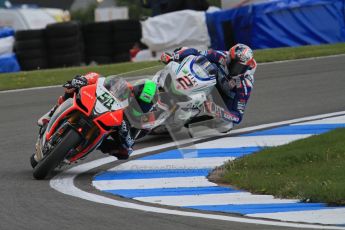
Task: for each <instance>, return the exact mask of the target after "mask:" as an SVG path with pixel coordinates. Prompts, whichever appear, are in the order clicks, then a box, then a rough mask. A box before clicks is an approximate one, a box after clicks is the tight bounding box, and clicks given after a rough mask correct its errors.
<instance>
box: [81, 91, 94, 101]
mask: <svg viewBox="0 0 345 230" xmlns="http://www.w3.org/2000/svg"><path fill="white" fill-rule="evenodd" d="M83 94H84V95H85V96H87V97H88V98H90V99H91V100H94V97H93V96H92V95H91V94H90V93H89V92H87V91H83Z"/></svg>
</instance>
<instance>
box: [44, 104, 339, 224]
mask: <svg viewBox="0 0 345 230" xmlns="http://www.w3.org/2000/svg"><path fill="white" fill-rule="evenodd" d="M336 115H339V116H340V115H345V111H342V112H337V113H329V114H323V115H318V116H311V117H305V118H300V119H294V120H289V121H283V122H276V123H272V124H267V125H260V126H255V127H249V128H244V129H239V130H235V131H234V132H233V133H240V132H241V131H242V132H248V131H254V130H256V129H264V128H270V127H274V126H278V125H284V124H291V123H296V122H302V121H308V120H314V119H322V118H326V117H331V116H336ZM274 124H275V125H274ZM174 145H175V144H174V143H168V144H164V145H160V146H153V147H149V148H145V149H140V150H138V151H136V152H135V154H134V155H140V154H143V153H145V152H149V151H154V150H155V149H156V150H158V149H162V148H164V147H167V146H174ZM114 161H116V159H115V158H113V157H106V158H102V159H99V160H95V161H92V162H89V163H85V164H81V165H78V166H76V167H73V168H71V169H69V170H66V171H64V172H62V173H60V174H58V175H56V176H55V177H54V178H52V179H51V180H50V186H51V187H52V188H53V189H55V190H57V191H59V192H61V193H64V194H67V195H70V196H74V197H78V198H81V199H85V200H89V201H93V202H96V203H101V204H107V205H112V206H116V207H120V208H129V209H136V210H142V211H146V212H154V213H161V214H170V215H178V216H187V217H199V218H205V219H214V220H224V221H231V222H238V223H247V224H262V225H271V226H282V227H293V228H314V229H343V230H344V229H345V227H340V226H339V227H338V226H321V225H316V224H315V225H313V224H299V223H285V222H281V221H273V220H272V221H271V220H260V219H250V218H242V217H232V216H224V215H218V214H203V213H198V212H186V211H180V210H171V209H167V208H157V207H152V206H149V205H143V204H135V203H131V202H125V201H118V200H114V199H110V198H107V197H104V196H100V195H96V194H94V193H89V192H85V191H82V190H80V189H79V188H77V187H76V186H75V185H74V179H75V178H76V177H77V176H78V175H79V174H82V173H85V172H87V171H89V170H91V169H94V168H97V167H99V166H101V165H104V164H107V163H110V162H114Z"/></svg>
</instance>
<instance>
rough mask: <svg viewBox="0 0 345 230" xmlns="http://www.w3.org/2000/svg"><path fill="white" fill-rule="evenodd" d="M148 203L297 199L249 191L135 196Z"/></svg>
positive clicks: (183, 204)
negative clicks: (256, 193) (278, 197)
mask: <svg viewBox="0 0 345 230" xmlns="http://www.w3.org/2000/svg"><path fill="white" fill-rule="evenodd" d="M134 199H135V200H140V201H144V202H149V203H156V204H164V205H171V206H179V207H181V206H195V205H198V206H200V205H224V204H232V205H237V204H286V203H297V202H298V200H292V199H290V200H289V199H277V198H274V197H273V196H271V195H253V194H251V193H249V192H235V193H223V194H202V195H183V196H150V197H135V198H134Z"/></svg>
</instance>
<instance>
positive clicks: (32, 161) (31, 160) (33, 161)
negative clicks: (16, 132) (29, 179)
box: [30, 154, 37, 168]
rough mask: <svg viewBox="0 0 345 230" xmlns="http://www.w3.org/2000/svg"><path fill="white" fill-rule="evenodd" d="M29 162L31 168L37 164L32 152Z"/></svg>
mask: <svg viewBox="0 0 345 230" xmlns="http://www.w3.org/2000/svg"><path fill="white" fill-rule="evenodd" d="M30 164H31V167H32V168H35V167H36V165H37V161H36V160H35V154H32V155H31V157H30Z"/></svg>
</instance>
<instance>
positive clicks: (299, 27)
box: [207, 0, 345, 50]
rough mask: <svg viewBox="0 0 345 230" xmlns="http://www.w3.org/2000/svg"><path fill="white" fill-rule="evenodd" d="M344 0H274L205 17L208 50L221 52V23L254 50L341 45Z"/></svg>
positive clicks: (343, 39) (344, 27)
mask: <svg viewBox="0 0 345 230" xmlns="http://www.w3.org/2000/svg"><path fill="white" fill-rule="evenodd" d="M344 13H345V1H344V0H274V1H270V2H266V3H261V4H253V5H249V6H244V7H240V8H236V9H231V10H226V11H219V12H215V13H208V14H207V24H208V28H209V33H210V37H211V43H212V48H214V49H220V50H223V49H225V47H226V44H227V41H225V40H224V34H225V33H224V30H223V23H224V22H230V23H231V29H232V35H233V38H234V40H235V42H241V43H245V44H248V45H250V46H251V47H252V48H254V49H263V48H276V47H287V46H301V45H318V44H330V43H338V42H345V16H344Z"/></svg>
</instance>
